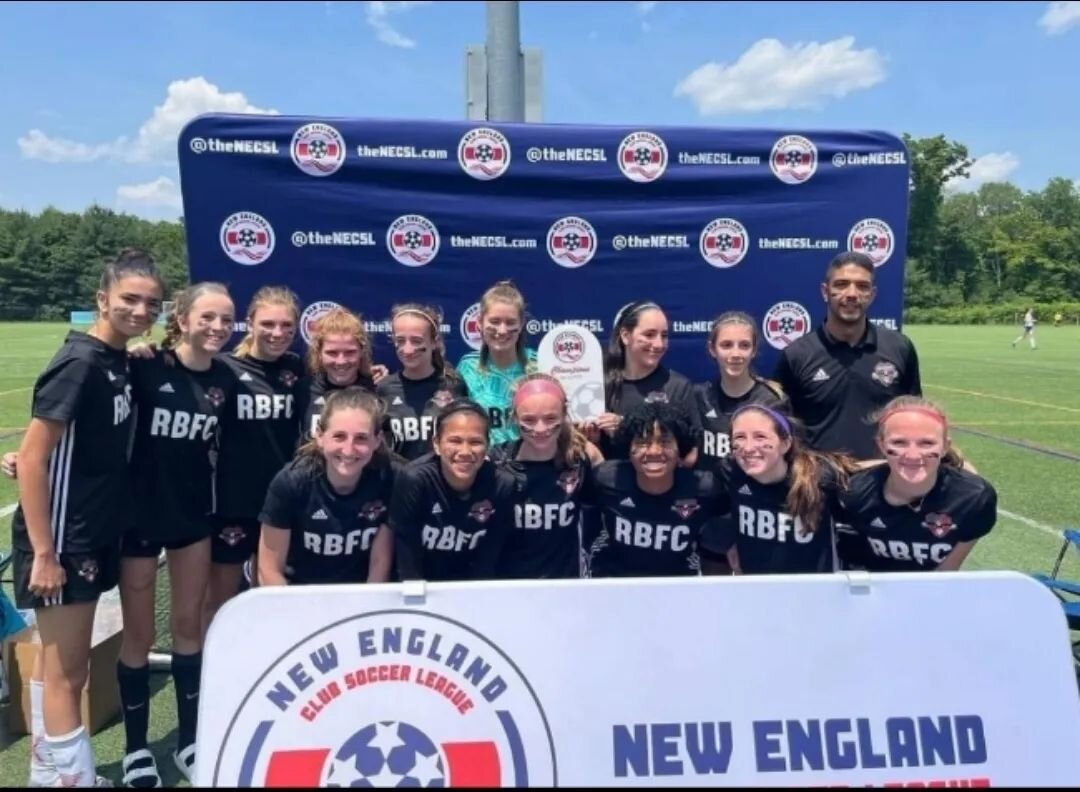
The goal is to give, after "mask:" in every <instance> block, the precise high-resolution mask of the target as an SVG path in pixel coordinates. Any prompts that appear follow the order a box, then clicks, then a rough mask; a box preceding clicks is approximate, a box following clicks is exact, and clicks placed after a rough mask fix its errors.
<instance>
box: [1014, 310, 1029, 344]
mask: <svg viewBox="0 0 1080 792" xmlns="http://www.w3.org/2000/svg"><path fill="white" fill-rule="evenodd" d="M1025 338H1026V339H1028V341H1029V342H1030V343H1031V348H1032V349H1035V312H1034V311H1033V310H1032V309H1031V308H1028V309H1027V311H1025V312H1024V332H1023V333H1021V334H1020V335H1018V336H1017V337H1016V338H1014V339H1013V342H1012V345H1013V349H1016V344H1017V342H1019V341H1023V340H1024V339H1025Z"/></svg>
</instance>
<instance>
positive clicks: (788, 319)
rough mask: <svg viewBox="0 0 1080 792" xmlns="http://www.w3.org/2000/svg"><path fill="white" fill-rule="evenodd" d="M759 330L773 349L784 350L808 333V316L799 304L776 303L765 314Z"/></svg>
mask: <svg viewBox="0 0 1080 792" xmlns="http://www.w3.org/2000/svg"><path fill="white" fill-rule="evenodd" d="M761 329H762V332H763V334H764V336H765V340H766V341H768V342H769V344H771V345H772V346H773V348H775V349H784V348H785V347H786V346H787V345H788V344H790V343H792V342H793V341H795V340H796V339H797V338H801V337H802V336H804V335H806V334H807V333H808V332H809V331H810V314H809V312H807V310H806V309H805V308H803V307H802V306H801V305H799V303H796V302H786V301H785V302H778V303H777V304H776V305H774V306H773V307H772V308H770V309H769V310H768V311H767V312H766V314H765V318H764V319H763V320H762V322H761Z"/></svg>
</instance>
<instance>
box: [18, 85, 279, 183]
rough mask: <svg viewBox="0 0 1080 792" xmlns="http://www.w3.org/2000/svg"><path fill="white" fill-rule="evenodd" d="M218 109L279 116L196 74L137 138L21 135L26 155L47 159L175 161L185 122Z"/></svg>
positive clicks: (170, 94)
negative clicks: (101, 139)
mask: <svg viewBox="0 0 1080 792" xmlns="http://www.w3.org/2000/svg"><path fill="white" fill-rule="evenodd" d="M214 112H221V113H238V114H240V113H252V114H261V115H276V114H277V110H265V109H263V108H260V107H256V106H255V105H253V104H251V103H250V102H249V101H248V100H247V97H246V96H244V94H242V93H240V92H238V91H234V92H231V93H226V92H223V91H222V90H221V89H220V88H218V87H217V86H216V85H214V84H213V83H211V82H208V81H207V80H206V78H204V77H192V78H191V79H188V80H175V81H173V82H171V83H169V87H168V90H167V91H166V95H165V101H164V102H162V103H161V104H160V105H158V106H157V107H155V108H154V111H153V113H152V114H151V115H150V117H149V118H148V119H147V120H146V121H144V122H143V124H142V126H141V127H139V131H138V133H137V134H136V136H135V139H134V140H130V139H129V138H128V137H127V136H126V135H125V136H121V137H118V138H117V139H116V140H114V141H112V142H111V143H96V144H90V143H80V142H78V141H74V140H67V139H65V138H54V137H49V136H48V135H47V134H45V133H44V132H42V131H41V130H40V129H31V130H30V131H29V132H28V133H27V134H26V135H25V136H24V137H21V138H19V141H18V142H19V149H20V150H21V151H22V155H23V157H24V158H26V159H40V160H44V161H45V162H93V161H95V160H99V159H112V160H117V161H120V162H135V163H139V162H171V161H173V160H174V159H175V157H176V139H177V136H178V135H179V134H180V130H181V129H182V128H183V126H184V125H185V124H186V123H187V122H188V121H190V120H191V119H193V118H195V117H196V116H198V115H201V114H203V113H214Z"/></svg>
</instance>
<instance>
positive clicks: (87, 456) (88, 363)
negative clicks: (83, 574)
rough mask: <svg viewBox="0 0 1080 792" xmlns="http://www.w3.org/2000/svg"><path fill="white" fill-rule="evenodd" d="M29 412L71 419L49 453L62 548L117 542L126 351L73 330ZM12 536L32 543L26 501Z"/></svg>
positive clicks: (122, 513)
mask: <svg viewBox="0 0 1080 792" xmlns="http://www.w3.org/2000/svg"><path fill="white" fill-rule="evenodd" d="M31 415H32V416H33V417H34V418H41V419H45V420H50V421H56V422H59V423H63V424H64V425H65V427H64V432H63V434H62V435H61V437H60V442H59V443H58V444H57V446H56V448H55V449H54V450H53V452H52V455H51V456H50V457H49V512H50V517H51V520H52V537H53V544H54V547H55V549H56V551H57V552H58V553H89V552H92V551H94V550H97V549H98V548H102V547H106V546H108V545H112V544H115V543H116V542H117V541H118V540H119V538H120V535H121V533H122V532H123V530H124V528H125V526H127V525H128V523H129V522H130V517H131V514H130V507H131V481H130V476H129V472H128V450H129V447H130V440H131V431H132V423H133V421H132V417H131V379H130V369H129V367H128V358H127V352H126V350H123V349H114V348H112V347H110V346H109V345H108V344H106V343H105V342H104V341H101V340H100V339H98V338H94V337H93V336H89V335H87V334H85V333H80V332H77V331H74V330H72V331H69V332H68V334H67V336H66V337H65V339H64V344H63V346H61V347H60V349H59V350H58V351H57V353H56V354H55V355H54V356H53V359H52V360H51V361H49V365H48V366H47V367H46V368H45V371H44V372H42V374H41V375H40V376H39V377H38V379H37V382H36V383H35V384H34V395H33V402H32V407H31ZM11 533H12V544H13V545H14V546H15V547H18V548H20V549H21V550H25V551H32V550H33V546H32V545H31V544H30V536H29V534H28V533H27V527H26V520H25V517H24V516H23V510H22V504H19V506H18V507H17V508H16V509H15V515H14V517H13V518H12V521H11Z"/></svg>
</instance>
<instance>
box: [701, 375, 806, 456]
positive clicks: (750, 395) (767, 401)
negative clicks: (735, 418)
mask: <svg viewBox="0 0 1080 792" xmlns="http://www.w3.org/2000/svg"><path fill="white" fill-rule="evenodd" d="M694 397H695V399H696V402H697V412H698V414H699V415H700V416H701V427H702V434H701V443H700V445H699V448H700V449H701V453H700V454H699V455H698V467H699V468H701V469H704V470H708V469H710V468H711V467H712V465H713V464H714V463H715V462H716V460H717V459H722V458H724V457H726V456H727V455H728V454H730V453H731V415H732V413H734V412H735V410H737V409H738V408H740V407H742V406H743V405H745V404H763V405H765V406H766V407H771V408H773V409H776V410H781V411H785V412H786V411H788V410H790V404H789V402H788V400H787V397H785V396H784V395H783V394H782V393H781V392H780V391H779V390H777V389H776V388H775V387H773V386H772V385H770V384H769V383H768V382H766V381H765V380H760V379H758V380H755V381H754V386H753V387H752V388H750V390H748V391H747V392H746V393H744V394H743V395H742V396H738V397H732V396H728V395H727V394H726V393H724V389H723V388H721V387H720V381H719V380H713V381H712V382H704V383H700V384H698V385H695V386H694Z"/></svg>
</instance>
